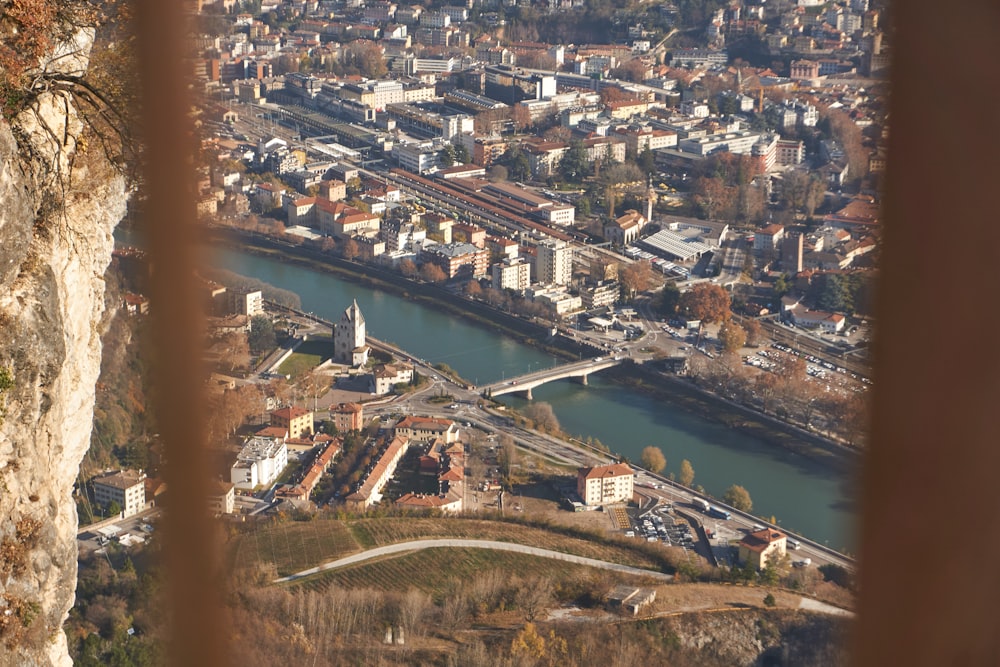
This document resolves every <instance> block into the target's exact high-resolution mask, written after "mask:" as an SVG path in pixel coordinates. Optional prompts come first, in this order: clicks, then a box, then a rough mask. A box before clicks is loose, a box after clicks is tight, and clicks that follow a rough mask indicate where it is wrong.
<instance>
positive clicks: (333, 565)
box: [274, 539, 673, 584]
mask: <svg viewBox="0 0 1000 667" xmlns="http://www.w3.org/2000/svg"><path fill="white" fill-rule="evenodd" d="M441 548H452V549H492V550H494V551H512V552H514V553H521V554H527V555H529V556H538V557H540V558H554V559H557V560H562V561H566V562H568V563H576V564H577V565H586V566H588V567H596V568H600V569H602V570H612V571H614V572H619V573H621V574H632V575H636V576H641V577H651V578H653V579H658V580H659V581H670V580H672V579H673V576H672V575H669V574H664V573H663V572H654V571H652V570H643V569H641V568H638V567H630V566H628V565H620V564H618V563H609V562H607V561H603V560H597V559H595V558H586V557H584V556H574V555H572V554H566V553H562V552H560V551H552V550H550V549H541V548H539V547H531V546H527V545H524V544H512V543H510V542H496V541H494V540H458V539H438V540H414V541H412V542H401V543H399V544H390V545H389V546H385V547H376V548H375V549H369V550H368V551H362V552H361V553H357V554H353V555H351V556H346V557H345V558H340V559H338V560H335V561H331V562H329V563H324V564H323V565H320V566H318V567H311V568H309V569H308V570H302V571H301V572H296V573H295V574H292V575H289V576H287V577H281V578H280V579H275V581H274V583H276V584H284V583H288V582H291V581H296V580H297V579H302V578H303V577H309V576H312V575H314V574H319V573H320V572H327V571H329V570H335V569H338V568H341V567H348V566H351V565H356V564H358V563H363V562H365V561H367V560H371V559H373V558H381V557H383V556H392V555H398V554H406V553H409V552H411V551H418V550H420V549H441Z"/></svg>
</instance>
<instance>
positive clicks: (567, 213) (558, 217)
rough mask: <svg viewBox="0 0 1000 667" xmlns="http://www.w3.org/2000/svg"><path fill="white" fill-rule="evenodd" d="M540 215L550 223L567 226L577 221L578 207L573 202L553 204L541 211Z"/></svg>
mask: <svg viewBox="0 0 1000 667" xmlns="http://www.w3.org/2000/svg"><path fill="white" fill-rule="evenodd" d="M538 217H540V218H541V219H542V220H544V221H545V222H547V223H549V224H550V225H559V226H560V227H565V226H567V225H572V224H573V223H574V222H576V207H575V206H573V205H572V204H553V205H552V206H547V207H545V208H543V209H542V210H541V211H539V212H538Z"/></svg>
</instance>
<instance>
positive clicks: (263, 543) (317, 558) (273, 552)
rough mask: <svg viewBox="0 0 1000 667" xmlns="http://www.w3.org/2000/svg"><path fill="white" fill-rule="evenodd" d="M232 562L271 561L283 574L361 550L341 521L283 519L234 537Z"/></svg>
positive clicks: (280, 573) (247, 564)
mask: <svg viewBox="0 0 1000 667" xmlns="http://www.w3.org/2000/svg"><path fill="white" fill-rule="evenodd" d="M234 543H235V544H234V545H233V547H232V551H231V555H232V562H233V563H238V564H240V565H241V566H249V565H253V564H255V563H274V564H275V566H276V567H277V569H278V574H279V575H281V576H285V575H288V574H292V573H293V572H299V571H300V570H304V569H306V568H309V567H313V566H314V565H318V564H319V563H323V562H326V561H328V560H334V559H336V558H340V557H342V556H348V555H350V554H352V553H356V552H358V551H361V550H362V547H361V545H360V544H358V542H357V540H355V539H354V535H353V534H352V533H351V531H350V530H348V528H347V527H346V526H345V525H344V524H343V522H341V521H336V520H333V519H316V520H314V521H282V522H279V523H272V524H270V525H266V526H262V527H260V528H257V529H255V530H250V531H248V532H246V533H243V534H241V535H239V536H237V537H236V538H234Z"/></svg>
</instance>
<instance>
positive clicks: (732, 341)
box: [719, 320, 747, 353]
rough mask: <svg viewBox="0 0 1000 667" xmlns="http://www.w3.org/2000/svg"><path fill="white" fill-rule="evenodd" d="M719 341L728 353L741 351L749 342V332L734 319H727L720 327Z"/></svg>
mask: <svg viewBox="0 0 1000 667" xmlns="http://www.w3.org/2000/svg"><path fill="white" fill-rule="evenodd" d="M719 342H720V343H722V349H723V351H725V352H728V353H735V352H739V350H740V349H741V348H742V347H743V346H744V345H745V344H746V342H747V332H746V331H744V330H743V327H741V326H740V325H738V324H736V323H735V322H733V321H732V320H726V321H725V322H723V323H722V326H721V327H720V328H719Z"/></svg>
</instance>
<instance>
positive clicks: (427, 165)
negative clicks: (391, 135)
mask: <svg viewBox="0 0 1000 667" xmlns="http://www.w3.org/2000/svg"><path fill="white" fill-rule="evenodd" d="M442 147H443V144H441V143H439V142H431V141H423V142H420V143H410V144H403V143H397V144H395V145H394V146H393V147H392V157H393V158H394V159H395V160H396V162H398V163H399V166H400V167H402V168H403V169H406V170H407V171H412V172H414V173H416V174H426V173H427V172H429V171H431V170H433V169H436V168H437V166H438V153H439V152H440V150H441V148H442Z"/></svg>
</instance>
